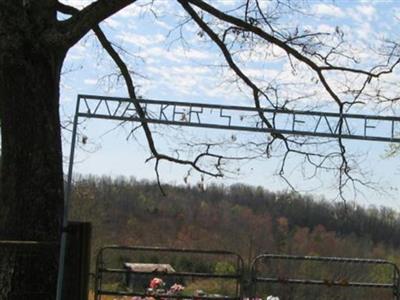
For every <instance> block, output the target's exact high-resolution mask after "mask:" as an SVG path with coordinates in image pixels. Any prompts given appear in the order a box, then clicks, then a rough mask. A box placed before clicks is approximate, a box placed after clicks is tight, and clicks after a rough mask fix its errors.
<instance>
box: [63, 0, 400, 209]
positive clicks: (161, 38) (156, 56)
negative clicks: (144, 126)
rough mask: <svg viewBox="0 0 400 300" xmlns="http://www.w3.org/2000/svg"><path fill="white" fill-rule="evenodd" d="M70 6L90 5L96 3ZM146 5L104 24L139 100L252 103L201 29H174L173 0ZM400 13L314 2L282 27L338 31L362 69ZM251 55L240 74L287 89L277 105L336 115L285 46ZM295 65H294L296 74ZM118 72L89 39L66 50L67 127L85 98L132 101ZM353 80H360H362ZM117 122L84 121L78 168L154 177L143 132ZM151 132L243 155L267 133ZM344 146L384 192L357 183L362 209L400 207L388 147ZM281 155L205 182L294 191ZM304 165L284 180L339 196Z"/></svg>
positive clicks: (393, 32)
mask: <svg viewBox="0 0 400 300" xmlns="http://www.w3.org/2000/svg"><path fill="white" fill-rule="evenodd" d="M63 2H65V3H68V4H70V5H74V6H76V7H83V6H84V5H87V4H88V3H90V2H91V1H78V0H69V1H63ZM148 2H149V1H147V2H146V1H138V2H137V4H134V5H132V6H130V7H128V8H127V9H125V10H123V11H122V12H120V13H118V14H117V15H115V16H113V17H112V18H110V19H108V20H107V21H105V22H104V23H103V24H101V27H102V28H103V30H104V31H105V32H106V34H107V36H108V37H109V39H110V40H112V41H113V42H114V43H115V44H117V45H119V46H120V47H122V48H123V49H124V50H125V51H124V52H123V53H122V55H123V56H124V58H125V61H126V62H127V63H128V64H129V67H130V69H131V70H133V71H134V72H135V73H134V75H133V78H134V81H135V85H136V87H137V90H138V94H139V95H141V96H143V97H145V98H153V99H165V100H177V101H179V100H181V101H195V102H203V103H223V104H232V105H252V99H251V93H250V91H249V90H248V89H246V87H245V86H244V85H243V84H242V83H240V82H237V81H235V76H234V74H233V73H232V72H231V71H230V70H229V69H228V68H226V63H225V61H224V60H223V57H222V56H221V54H220V52H219V50H218V49H217V48H216V47H215V45H213V44H212V43H211V42H210V41H209V40H208V39H207V37H205V36H204V35H202V34H201V33H200V31H199V30H198V28H197V27H196V25H195V24H194V23H188V24H185V25H184V26H183V28H182V30H181V28H179V27H177V25H178V24H179V23H180V22H182V21H183V20H184V18H185V17H186V15H185V13H184V11H183V10H182V9H181V8H180V7H179V6H178V5H177V4H176V3H175V1H172V0H170V1H169V0H159V1H157V0H156V1H154V5H152V6H149V5H145V4H146V3H148ZM212 3H213V4H215V5H216V6H218V7H219V8H220V9H223V10H228V9H230V8H232V7H233V6H234V5H235V4H236V3H238V1H228V0H227V1H223V0H221V1H212ZM261 3H262V5H264V6H265V9H269V7H268V5H271V4H270V3H269V2H268V1H261ZM142 4H143V5H142ZM399 7H400V6H399V2H398V1H308V2H307V4H306V6H303V7H302V9H303V10H304V11H303V13H302V14H292V13H291V14H283V15H282V16H281V19H280V21H279V22H278V23H277V24H276V26H278V27H279V28H294V27H295V26H296V25H298V26H299V28H300V29H301V30H305V31H319V32H328V33H334V32H336V31H338V28H340V31H342V32H343V33H344V36H345V39H346V40H347V43H345V44H344V45H343V50H345V51H348V52H349V53H351V54H352V55H354V56H355V57H357V67H363V68H368V67H370V66H373V65H375V64H379V63H381V62H382V57H381V56H379V55H378V54H377V52H376V50H377V49H380V48H379V47H380V45H381V43H382V42H383V41H384V40H387V39H392V40H396V39H397V40H399V37H400V29H399V26H398V24H399V20H400V9H399ZM215 26H222V25H220V24H217V25H215ZM329 39H333V38H331V37H329ZM324 42H326V43H329V42H331V41H330V40H326V41H324ZM332 42H334V40H332ZM233 49H234V50H238V49H235V48H233ZM251 49H252V51H246V49H244V50H243V49H242V51H241V52H240V53H239V52H238V54H237V55H236V56H235V59H236V60H237V62H238V63H239V64H240V66H241V67H242V70H243V71H244V72H245V73H246V74H247V75H248V76H250V77H251V78H252V79H253V80H254V81H255V82H257V83H258V84H260V85H263V84H268V83H270V82H272V83H274V84H280V85H281V86H284V87H285V88H283V89H282V90H281V92H280V93H279V99H287V98H297V97H301V98H302V100H300V101H295V102H293V103H291V104H290V105H289V107H291V108H296V109H303V108H307V109H309V108H313V109H315V110H331V111H332V110H334V109H335V106H334V105H333V104H332V100H331V99H330V98H329V96H328V95H327V94H326V92H324V91H323V90H322V89H321V86H320V85H318V83H315V82H314V81H313V80H314V79H313V75H312V74H311V73H310V71H309V70H308V69H307V68H305V67H304V66H302V65H301V64H298V63H296V62H293V61H292V62H290V61H289V60H288V59H287V57H286V55H285V54H284V53H282V50H280V49H278V48H277V47H271V46H270V45H269V46H268V45H260V44H257V45H255V46H254V47H252V48H251ZM374 50H375V51H374ZM291 63H292V64H293V63H294V64H295V68H296V70H295V71H294V70H293V67H292V65H291ZM399 69H400V68H397V69H395V71H394V72H393V74H390V75H388V76H386V81H387V82H385V83H381V85H382V87H383V88H385V91H387V93H388V94H387V95H388V96H393V95H396V93H397V95H398V93H399V92H400V86H399V85H398V82H399V80H400V71H399ZM116 74H117V70H116V68H115V66H114V64H113V62H112V61H111V60H110V59H109V58H108V57H107V55H106V53H105V52H104V51H103V50H102V49H101V47H100V46H99V44H98V42H97V41H96V39H95V38H94V37H93V35H92V34H89V35H88V36H87V37H85V38H84V39H83V40H82V41H80V42H79V43H78V44H77V45H76V46H75V47H74V48H73V49H72V50H71V51H70V52H69V53H68V56H67V59H66V62H65V65H64V75H63V77H62V85H61V95H62V96H61V97H62V107H61V114H62V118H63V119H64V121H65V122H67V121H68V120H70V119H71V118H72V115H73V111H74V106H75V101H76V96H77V94H78V93H84V94H101V95H113V96H127V93H126V90H125V88H124V85H123V82H121V81H118V80H117V76H116ZM329 80H330V82H331V83H332V86H333V87H334V88H336V89H338V90H340V89H341V88H342V87H343V86H342V83H343V82H347V81H346V80H353V79H346V78H343V76H342V75H340V74H334V75H332V76H330V77H329ZM352 82H353V83H354V84H358V83H359V82H358V81H357V79H354V81H352ZM396 84H397V85H396ZM374 87H376V85H374V83H372V84H371V89H372V88H374ZM396 88H397V90H396ZM397 106H398V105H394V106H391V107H388V106H385V105H377V104H376V103H373V101H371V102H368V104H367V105H362V106H359V107H357V106H355V107H354V108H353V110H352V112H355V113H356V112H359V113H362V112H367V113H379V114H382V115H393V114H394V115H398V109H397ZM117 125H118V124H116V123H114V122H111V121H109V122H107V121H97V120H88V121H85V122H84V123H83V124H81V125H80V130H81V133H82V135H85V136H87V137H88V143H86V144H83V143H79V150H78V152H77V157H76V161H77V163H76V165H75V171H76V172H78V173H81V174H89V173H91V174H99V175H100V174H103V175H110V176H118V175H124V176H134V177H136V178H137V179H142V178H144V179H151V180H152V179H155V173H154V165H153V164H152V163H151V162H150V163H145V159H146V158H147V157H149V151H148V149H147V146H146V142H145V140H144V136H143V134H142V133H141V132H140V131H136V132H135V135H134V137H131V136H130V135H129V132H130V130H131V129H132V128H133V126H134V125H132V124H127V125H126V126H124V127H123V128H116V127H117ZM154 129H155V131H156V134H155V136H156V140H157V145H158V147H159V149H160V150H162V151H164V152H167V153H173V151H174V149H176V148H180V147H183V146H182V145H183V144H185V143H187V142H188V141H189V142H190V141H192V142H193V141H213V142H225V143H228V144H229V146H228V147H226V148H224V149H223V148H221V149H220V150H221V151H226V153H229V154H237V155H242V154H243V153H244V151H245V150H243V149H244V148H241V149H236V148H235V146H234V143H232V141H233V140H236V142H241V143H242V144H245V145H246V144H249V143H250V142H251V141H263V140H265V137H264V136H262V135H260V134H243V133H236V132H227V131H225V132H217V131H215V130H214V131H212V130H203V129H201V130H196V131H194V130H189V129H180V128H166V127H162V126H158V127H156V128H154ZM128 136H129V137H130V138H129V139H128V138H127V137H128ZM69 138H70V136H69V134H68V131H66V132H65V134H64V139H65V143H64V154H65V162H67V161H68V153H69V143H68V140H69ZM346 146H347V147H348V152H349V153H351V154H352V155H355V156H357V157H358V158H357V160H358V165H359V167H360V170H362V172H365V173H366V178H367V179H371V180H373V181H374V182H376V183H377V184H376V186H375V187H377V188H379V189H380V191H379V192H375V191H373V190H370V189H364V188H362V187H359V191H358V193H357V195H356V196H355V199H356V201H358V202H359V203H363V204H365V205H372V204H374V205H381V204H385V205H389V206H392V207H395V208H397V209H399V208H400V201H399V200H397V199H396V194H398V188H399V183H398V182H399V180H398V178H399V175H400V164H399V157H395V158H392V159H387V158H386V159H383V158H382V157H383V155H384V153H385V150H386V149H388V145H387V144H384V143H373V142H360V141H357V142H355V141H346ZM321 147H324V146H323V145H322V146H321ZM327 147H330V145H327ZM246 151H247V150H246ZM189 152H190V151H189ZM188 155H189V156H190V155H193V153H188ZM276 155H277V157H275V158H271V159H265V158H264V159H258V160H251V161H242V162H240V163H233V164H231V165H229V166H227V167H229V170H230V171H231V173H228V174H227V177H226V178H223V179H218V180H215V179H211V178H205V182H206V185H207V184H210V183H212V182H215V183H218V184H232V183H237V182H243V183H247V184H252V185H260V186H263V187H265V188H267V189H270V190H283V189H287V188H288V186H287V184H286V183H285V182H284V181H282V180H281V179H280V177H279V176H277V175H276V173H277V172H278V171H279V163H280V161H281V156H280V155H281V153H279V149H277V150H276ZM302 162H303V161H302V158H298V157H293V158H290V159H289V161H288V164H287V169H286V174H287V176H288V177H289V178H290V180H291V182H292V184H293V185H294V186H295V187H296V188H297V189H298V190H299V191H300V192H303V193H313V194H317V195H321V196H324V197H326V198H328V199H335V198H336V195H337V174H335V173H328V172H321V173H319V174H318V176H317V177H316V178H313V179H310V180H309V179H307V178H308V177H309V176H310V175H311V170H310V169H309V168H307V167H303V164H302ZM160 172H161V177H162V179H163V180H162V181H163V182H165V183H176V184H184V178H185V175H186V174H187V168H184V167H181V166H177V165H173V164H168V163H162V165H161V169H160ZM200 178H201V176H200V175H199V174H195V173H194V172H192V173H191V176H190V177H189V183H191V184H196V183H197V182H198V181H199V180H200ZM348 196H349V197H350V198H351V199H353V198H354V197H353V193H352V191H349V194H348Z"/></svg>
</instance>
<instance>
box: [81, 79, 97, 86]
mask: <svg viewBox="0 0 400 300" xmlns="http://www.w3.org/2000/svg"><path fill="white" fill-rule="evenodd" d="M83 83H84V84H86V85H96V84H97V79H85V80H84V81H83Z"/></svg>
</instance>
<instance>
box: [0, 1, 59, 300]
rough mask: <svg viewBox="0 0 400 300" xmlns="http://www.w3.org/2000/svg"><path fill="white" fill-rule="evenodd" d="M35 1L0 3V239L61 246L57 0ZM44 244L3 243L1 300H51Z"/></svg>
mask: <svg viewBox="0 0 400 300" xmlns="http://www.w3.org/2000/svg"><path fill="white" fill-rule="evenodd" d="M31 2H32V1H31ZM37 2H40V5H41V6H42V7H40V5H39V4H37V5H38V6H35V4H32V5H29V3H30V2H29V1H7V0H5V1H4V0H0V11H3V13H0V36H1V41H0V121H1V143H2V144H1V146H2V149H1V150H2V157H1V159H2V164H1V168H2V169H1V173H2V176H1V198H0V240H13V241H39V242H52V243H58V242H59V240H60V234H61V221H62V209H63V172H62V151H61V137H60V120H59V83H60V73H61V67H62V63H63V60H64V57H65V51H64V50H63V49H61V48H60V47H56V46H55V45H54V44H49V40H48V39H45V38H43V32H45V30H48V28H51V26H53V25H54V24H55V22H56V11H55V3H54V2H55V1H52V0H45V1H37ZM52 42H54V41H52ZM49 245H53V244H45V245H44V246H43V245H41V246H40V247H37V246H36V247H35V248H36V249H31V248H30V247H29V246H25V247H20V246H18V247H15V246H4V245H0V258H1V259H0V264H1V265H0V299H28V298H30V299H32V297H37V298H34V299H54V295H55V289H56V281H57V276H56V274H57V258H58V248H57V247H54V245H53V246H49Z"/></svg>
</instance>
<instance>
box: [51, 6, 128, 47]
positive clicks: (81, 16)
mask: <svg viewBox="0 0 400 300" xmlns="http://www.w3.org/2000/svg"><path fill="white" fill-rule="evenodd" d="M135 1H136V0H97V1H95V2H93V3H91V4H90V5H88V6H86V7H85V8H83V9H82V10H77V9H74V8H73V7H69V6H67V5H65V4H62V3H58V10H59V11H60V12H62V13H65V14H69V15H72V17H71V18H69V19H67V20H64V21H61V22H60V25H59V26H60V30H61V32H64V35H65V41H66V42H68V44H69V45H73V44H75V43H76V42H78V41H79V40H80V39H81V38H82V37H83V36H84V35H85V34H86V33H88V32H89V31H90V30H92V29H93V28H94V27H95V26H97V25H98V24H99V23H100V22H101V21H103V20H105V19H107V18H108V17H110V16H112V15H113V14H115V13H116V12H118V11H120V10H121V9H123V8H125V7H127V6H128V5H130V4H132V3H134V2H135Z"/></svg>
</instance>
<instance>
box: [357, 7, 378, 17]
mask: <svg viewBox="0 0 400 300" xmlns="http://www.w3.org/2000/svg"><path fill="white" fill-rule="evenodd" d="M356 10H357V12H359V13H360V14H362V15H363V17H364V18H365V17H366V18H367V19H368V20H372V19H373V18H374V16H375V13H376V9H375V7H373V6H372V5H359V6H357V8H356Z"/></svg>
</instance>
